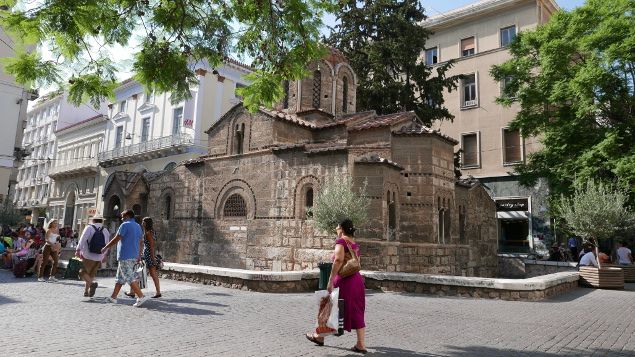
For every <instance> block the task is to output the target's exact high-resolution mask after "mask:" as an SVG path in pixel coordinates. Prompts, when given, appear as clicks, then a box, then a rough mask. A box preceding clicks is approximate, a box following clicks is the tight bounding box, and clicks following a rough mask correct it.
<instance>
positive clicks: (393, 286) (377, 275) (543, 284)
mask: <svg viewBox="0 0 635 357" xmlns="http://www.w3.org/2000/svg"><path fill="white" fill-rule="evenodd" d="M364 277H365V278H366V288H368V289H376V290H382V291H395V292H409V293H419V294H432V295H437V296H461V297H471V298H486V299H502V300H528V301H535V300H542V299H547V298H550V297H554V296H557V295H560V294H563V293H566V292H568V291H571V290H574V289H576V288H577V287H578V280H579V274H578V272H563V273H555V274H549V275H545V276H541V277H535V278H530V279H492V278H472V277H462V276H442V275H421V274H407V273H383V272H365V273H364Z"/></svg>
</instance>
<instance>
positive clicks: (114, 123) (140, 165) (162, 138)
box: [98, 59, 251, 218]
mask: <svg viewBox="0 0 635 357" xmlns="http://www.w3.org/2000/svg"><path fill="white" fill-rule="evenodd" d="M250 72H251V68H250V67H248V66H247V65H244V64H242V63H240V62H238V61H235V60H232V59H227V60H226V61H225V63H224V65H222V66H220V67H219V68H214V69H213V68H210V67H209V66H206V65H201V66H200V67H199V68H197V69H196V74H197V76H198V83H197V84H196V85H193V86H192V87H191V89H190V92H191V95H192V96H191V98H190V99H188V100H185V101H181V102H179V103H172V100H171V97H170V93H164V94H154V93H148V92H147V91H146V90H145V88H144V87H143V86H142V85H141V84H139V83H137V82H136V81H134V80H127V81H124V82H123V83H122V84H121V85H120V86H119V87H118V88H117V89H116V90H115V96H116V101H114V102H112V103H110V104H109V106H108V107H109V110H108V116H109V119H110V120H109V121H108V122H107V125H106V129H105V130H106V134H105V138H104V140H105V141H104V143H105V144H104V147H103V150H102V151H101V152H100V153H99V155H98V161H99V165H100V166H101V167H102V168H104V169H105V171H106V173H107V175H108V177H107V179H106V182H105V187H104V201H107V202H104V203H108V204H107V205H106V207H109V210H108V212H106V211H102V212H103V214H104V216H105V217H112V218H116V217H117V216H118V213H119V212H120V211H121V210H123V209H124V208H130V209H133V210H134V211H135V213H136V214H138V215H143V214H145V213H146V212H147V197H141V196H140V194H139V193H138V192H137V191H136V187H137V185H144V184H146V183H147V180H148V179H149V177H150V176H152V175H153V173H155V172H160V171H163V170H172V169H173V168H174V167H176V165H177V164H178V163H180V162H182V161H185V160H189V159H192V158H195V157H198V156H200V155H202V154H205V153H206V152H207V134H205V131H206V130H207V129H209V128H210V127H211V126H212V124H213V123H214V122H216V121H217V120H218V119H220V117H221V115H222V114H224V113H225V112H226V111H227V110H229V109H230V108H231V107H232V106H233V105H234V104H236V103H238V98H236V95H235V92H236V89H237V88H239V87H241V86H246V85H247V84H248V82H247V81H246V80H245V79H244V78H243V76H244V75H245V74H248V73H250ZM115 182H118V183H121V182H125V183H124V184H122V185H119V184H115V185H114V186H113V183H115ZM104 203H102V204H101V205H100V208H102V207H103V206H104Z"/></svg>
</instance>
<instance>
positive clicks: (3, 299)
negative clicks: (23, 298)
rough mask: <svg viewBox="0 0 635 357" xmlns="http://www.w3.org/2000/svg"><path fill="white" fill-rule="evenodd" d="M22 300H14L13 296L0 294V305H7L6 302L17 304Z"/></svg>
mask: <svg viewBox="0 0 635 357" xmlns="http://www.w3.org/2000/svg"><path fill="white" fill-rule="evenodd" d="M19 302H20V301H18V300H13V299H11V298H8V297H6V296H2V295H0V305H5V304H17V303H19Z"/></svg>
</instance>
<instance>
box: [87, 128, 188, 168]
mask: <svg viewBox="0 0 635 357" xmlns="http://www.w3.org/2000/svg"><path fill="white" fill-rule="evenodd" d="M193 143H194V141H193V140H192V136H190V135H188V134H174V135H168V136H164V137H162V138H158V139H153V140H150V141H146V142H141V143H137V144H133V145H128V146H123V147H120V148H116V149H113V150H110V151H106V152H102V153H99V156H98V159H99V161H100V162H102V161H108V160H112V159H117V158H120V157H127V156H135V155H140V154H145V153H149V152H152V151H158V150H161V149H167V148H171V147H177V146H184V145H193Z"/></svg>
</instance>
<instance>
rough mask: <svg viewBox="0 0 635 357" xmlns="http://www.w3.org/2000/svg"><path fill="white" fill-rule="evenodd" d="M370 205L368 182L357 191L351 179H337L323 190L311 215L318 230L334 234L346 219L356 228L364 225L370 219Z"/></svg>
mask: <svg viewBox="0 0 635 357" xmlns="http://www.w3.org/2000/svg"><path fill="white" fill-rule="evenodd" d="M369 205H370V199H369V198H368V197H366V182H364V184H363V185H362V187H361V188H360V189H359V190H356V189H355V187H354V185H353V180H352V179H351V178H350V177H335V178H332V179H331V180H330V181H328V182H326V184H325V185H324V186H323V187H322V188H321V190H320V192H319V193H318V195H317V197H316V199H315V203H314V206H313V207H312V208H311V209H310V210H309V214H311V215H312V216H313V219H314V220H315V227H316V228H317V229H319V230H321V231H323V232H332V231H333V230H334V229H335V227H336V226H337V225H338V224H339V223H340V222H341V221H342V220H344V219H346V218H349V219H350V220H351V221H353V224H354V225H355V226H360V225H362V224H364V223H365V222H366V220H367V219H368V206H369Z"/></svg>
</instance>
